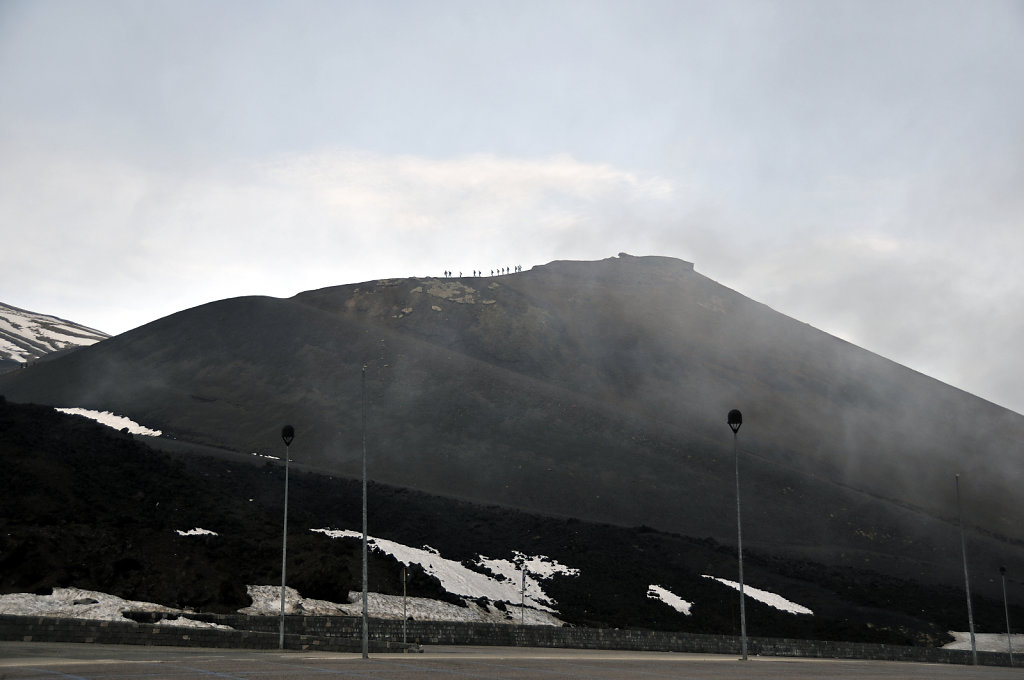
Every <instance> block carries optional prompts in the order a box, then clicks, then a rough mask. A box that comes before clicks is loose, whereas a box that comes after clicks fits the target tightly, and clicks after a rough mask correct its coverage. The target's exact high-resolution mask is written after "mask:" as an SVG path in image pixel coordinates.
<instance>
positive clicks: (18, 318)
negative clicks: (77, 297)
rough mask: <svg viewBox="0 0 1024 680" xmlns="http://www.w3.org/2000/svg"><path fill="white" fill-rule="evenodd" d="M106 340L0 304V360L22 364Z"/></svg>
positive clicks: (86, 330) (80, 328)
mask: <svg viewBox="0 0 1024 680" xmlns="http://www.w3.org/2000/svg"><path fill="white" fill-rule="evenodd" d="M108 337H109V336H108V335H107V334H106V333H102V332H100V331H98V330H95V329H93V328H87V327H85V326H80V325H78V324H76V323H73V322H71V321H65V320H64V319H59V318H57V317H55V316H48V315H46V314H37V313H35V312H29V311H27V310H24V309H18V308H17V307H11V306H9V305H5V304H3V303H0V359H9V360H11V361H17V362H18V363H20V364H25V363H28V362H29V361H31V360H32V359H36V358H38V357H40V356H43V355H45V354H49V353H50V352H56V351H57V350H61V349H67V348H68V347H79V346H86V345H92V344H95V343H97V342H99V341H100V340H105V339H106V338H108Z"/></svg>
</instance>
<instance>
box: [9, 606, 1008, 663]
mask: <svg viewBox="0 0 1024 680" xmlns="http://www.w3.org/2000/svg"><path fill="white" fill-rule="evenodd" d="M126 616H130V617H131V618H132V619H134V620H135V621H137V622H138V623H112V622H101V621H85V620H69V619H51V618H46V617H20V616H17V617H16V616H0V639H4V640H21V639H26V638H30V639H38V640H55V641H56V640H59V641H66V642H112V643H116V644H169V645H195V646H209V647H252V648H263V649H276V648H277V643H278V634H279V633H278V631H279V628H278V626H279V625H280V619H279V618H278V617H276V616H246V615H243V614H182V615H181V616H184V617H187V618H190V619H194V620H197V621H205V622H208V623H218V624H221V625H225V626H230V627H231V628H233V629H234V630H231V631H225V630H223V629H188V628H173V627H171V626H167V625H159V626H158V625H155V624H156V622H157V621H160V620H162V619H165V618H169V617H172V616H174V615H168V614H164V613H158V612H131V613H127V614H126ZM405 633H406V638H405V639H406V640H407V641H408V643H410V644H409V645H408V646H411V647H412V648H413V649H415V648H416V646H417V645H420V644H428V645H480V646H507V647H554V648H573V649H618V650H631V651H651V652H689V653H700V654H729V655H737V656H738V655H739V654H740V639H739V638H738V637H734V636H731V635H699V634H696V633H672V632H663V631H642V630H626V629H616V628H572V627H561V628H558V627H554V626H517V625H512V624H502V623H470V622H463V621H407V622H406V631H405ZM368 634H369V640H370V651H372V652H378V653H379V652H384V651H392V652H394V651H404V648H405V647H406V645H403V636H402V621H400V620H394V619H370V620H369V622H368ZM61 635H64V636H69V635H73V636H75V637H74V639H72V638H71V637H63V638H61V637H59V636H61ZM361 640H362V620H361V619H360V618H359V617H355V616H286V617H285V646H286V647H287V648H289V649H321V650H324V651H346V652H358V651H360V650H361ZM747 651H748V653H749V654H751V655H763V656H791V657H809V658H821V659H871V660H876V661H918V662H928V663H949V664H964V665H968V664H970V663H971V653H970V651H968V650H956V649H941V648H934V647H908V646H900V645H883V644H870V643H864V642H829V641H822V640H797V639H789V638H761V637H751V638H748V639H747ZM978 663H979V664H982V665H986V666H1009V665H1010V655H1009V654H1007V653H1005V652H1001V653H1000V652H978Z"/></svg>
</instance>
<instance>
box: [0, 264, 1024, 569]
mask: <svg viewBox="0 0 1024 680" xmlns="http://www.w3.org/2000/svg"><path fill="white" fill-rule="evenodd" d="M0 394H5V395H6V396H7V398H8V399H10V400H12V401H23V402H28V401H30V402H36V403H42V404H50V405H54V406H78V407H84V408H91V409H97V410H110V411H113V412H115V413H120V414H124V415H127V416H130V417H131V418H132V419H133V420H135V421H137V422H140V423H143V424H145V425H146V426H147V427H152V428H159V429H161V430H163V432H164V433H165V436H171V437H173V438H176V439H177V440H178V441H177V443H176V444H175V445H176V446H181V445H182V443H183V442H191V443H194V444H201V445H207V446H216V447H222V448H226V449H230V450H234V451H236V452H238V453H239V454H242V455H248V454H250V453H252V452H254V451H255V452H261V453H266V454H270V453H273V454H275V455H281V453H283V445H282V444H281V441H280V439H279V432H280V429H281V426H282V425H283V424H286V423H289V424H292V425H294V426H295V430H296V438H295V441H294V442H293V444H292V446H291V454H292V456H293V459H294V460H296V461H298V462H299V463H303V464H305V465H308V466H310V467H313V468H318V469H321V470H325V471H329V472H330V473H331V474H338V475H347V476H357V475H358V474H359V470H360V463H361V456H362V451H363V446H364V442H365V446H366V451H367V456H368V471H369V476H370V477H371V479H373V480H375V481H378V482H383V483H387V484H391V485H394V486H398V487H406V488H414V489H418V490H421V491H425V492H428V493H432V494H437V495H442V496H447V497H451V498H459V499H463V500H468V501H473V502H477V503H488V504H497V505H501V506H507V507H515V508H521V509H524V510H528V511H530V512H536V513H546V514H550V515H561V516H568V517H578V518H581V519H586V520H590V521H596V522H606V523H610V524H616V525H620V526H639V525H646V526H649V527H654V528H657V529H660V530H664V531H671V532H677V533H679V534H682V535H688V536H696V537H712V538H715V539H716V540H719V541H723V542H727V541H730V540H731V538H734V537H735V529H736V527H735V514H734V513H735V496H734V489H735V487H734V486H733V484H734V481H733V474H734V467H733V433H732V432H731V431H730V429H729V427H728V426H727V424H726V414H727V413H728V412H729V410H731V409H734V408H735V409H739V410H740V411H742V413H743V426H742V428H741V429H740V431H739V433H738V440H737V441H738V445H739V451H740V468H741V478H742V489H743V503H744V521H745V527H744V544H747V543H748V542H749V544H750V545H751V547H755V548H757V547H760V548H763V549H765V550H770V551H772V552H773V553H776V554H780V555H786V556H787V557H788V558H791V559H792V558H801V559H802V558H806V559H813V560H816V561H819V562H823V563H826V564H844V563H849V562H850V561H853V562H855V563H856V564H858V565H859V566H861V567H863V568H870V569H878V570H880V571H882V572H885V573H890V574H896V575H899V576H901V577H908V576H909V577H914V578H921V579H926V580H935V581H938V582H943V583H947V584H952V585H955V584H956V582H957V578H958V576H957V575H958V573H959V571H958V569H959V566H960V565H959V562H958V559H959V541H958V538H957V533H956V525H955V523H954V520H955V517H956V508H955V505H954V502H955V500H954V476H955V475H956V474H960V475H961V481H960V484H961V490H962V492H963V493H964V498H965V502H964V509H965V520H966V522H967V524H968V526H969V528H970V530H971V532H972V533H971V539H970V540H971V541H972V551H973V554H974V555H975V558H976V559H977V560H979V561H983V562H984V564H985V569H986V570H994V569H996V568H997V567H998V565H999V564H1001V563H1002V562H1001V561H1003V560H1007V559H1009V557H1008V556H1010V555H1016V556H1017V557H1019V558H1020V559H1021V561H1024V548H1022V547H1021V546H1022V545H1024V543H1022V542H1024V523H1021V522H1020V521H1019V519H1020V518H1019V516H1018V513H1019V510H1018V504H1017V503H1016V502H1015V500H1014V499H1015V496H1016V494H1017V490H1018V489H1019V488H1020V486H1021V484H1022V483H1024V455H1022V454H1024V417H1022V416H1020V415H1019V414H1016V413H1013V412H1011V411H1008V410H1006V409H1003V408H1001V407H999V406H996V405H994V404H991V403H989V402H987V401H984V400H982V399H979V398H977V397H974V396H972V395H970V394H967V393H965V392H963V391H961V390H958V389H956V388H954V387H951V386H949V385H945V384H943V383H941V382H939V381H937V380H934V379H932V378H929V377H927V376H925V375H922V374H920V373H917V372H915V371H913V370H910V369H908V368H906V367H903V366H901V365H898V364H896V363H894V362H892V361H889V360H887V359H885V358H883V357H880V356H878V355H875V354H872V353H870V352H867V351H865V350H863V349H860V348H858V347H856V346H854V345H852V344H850V343H848V342H845V341H842V340H839V339H837V338H835V337H833V336H830V335H828V334H826V333H823V332H821V331H818V330H816V329H814V328H812V327H810V326H808V325H807V324H804V323H801V322H798V321H796V320H794V319H791V318H789V317H786V316H785V315H783V314H780V313H778V312H776V311H774V310H772V309H770V308H769V307H766V306H765V305H763V304H760V303H757V302H755V301H753V300H751V299H749V298H747V297H745V296H743V295H741V294H739V293H737V292H736V291H733V290H730V289H728V288H726V287H724V286H722V285H720V284H718V283H716V282H714V281H712V280H711V279H708V278H707V277H705V276H702V275H701V274H699V273H697V272H696V271H695V270H694V267H693V265H692V264H691V263H688V262H683V261H681V260H675V259H671V258H664V257H632V256H628V255H624V254H623V255H620V256H619V257H615V258H609V259H606V260H601V261H597V262H567V261H565V262H563V261H559V262H552V263H550V264H547V265H543V266H538V267H534V268H533V269H531V270H528V271H525V272H521V273H515V274H508V275H504V276H496V277H463V278H409V279H390V280H382V281H371V282H366V283H359V284H350V285H343V286H336V287H331V288H324V289H321V290H315V291H308V292H304V293H300V294H298V295H296V296H294V297H292V298H289V299H277V298H270V297H241V298H233V299H228V300H222V301H219V302H213V303H210V304H207V305H203V306H200V307H196V308H193V309H189V310H186V311H182V312H179V313H177V314H174V315H171V316H169V317H166V318H163V319H160V320H157V321H154V322H152V323H150V324H148V325H145V326H142V327H140V328H137V329H135V330H132V331H130V332H128V333H124V334H122V335H119V336H117V337H115V338H112V339H110V340H108V341H106V342H103V343H100V344H98V345H95V346H93V347H89V348H85V349H82V350H80V351H77V352H74V353H72V354H70V355H68V356H65V357H61V358H59V359H57V360H54V361H50V362H46V363H41V364H39V365H37V366H33V367H32V368H31V369H28V370H25V371H17V372H14V373H11V374H7V375H3V376H0ZM364 423H365V427H364ZM961 584H962V581H961Z"/></svg>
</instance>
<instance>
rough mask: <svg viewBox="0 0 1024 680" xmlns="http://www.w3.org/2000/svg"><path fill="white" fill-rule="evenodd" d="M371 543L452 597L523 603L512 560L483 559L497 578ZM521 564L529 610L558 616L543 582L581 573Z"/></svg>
mask: <svg viewBox="0 0 1024 680" xmlns="http://www.w3.org/2000/svg"><path fill="white" fill-rule="evenodd" d="M311 531H314V532H316V533H321V534H324V535H325V536H329V537H331V538H359V539H361V538H362V536H363V535H362V533H361V532H358V531H350V530H347V529H311ZM366 540H367V543H368V544H370V545H372V546H373V547H375V548H377V549H379V550H382V551H383V552H386V553H387V554H389V555H391V556H393V557H394V558H395V559H396V560H398V561H399V562H401V563H402V564H405V565H411V564H419V565H420V566H422V567H423V569H424V571H426V572H427V573H428V574H431V575H432V576H436V577H437V579H438V580H439V581H441V585H442V586H443V587H444V589H445V590H447V591H448V592H450V593H454V594H455V595H459V596H462V597H470V598H480V597H486V598H487V599H488V600H492V601H494V602H510V603H517V602H521V601H522V599H523V572H522V570H521V568H520V567H519V566H517V565H516V564H514V563H513V562H511V561H509V560H498V559H491V558H488V557H484V556H483V555H481V556H480V557H479V558H478V559H477V562H476V563H477V564H478V565H480V566H481V567H485V568H486V569H488V570H490V571H491V572H492V573H494V574H495V576H493V577H492V576H487V575H485V574H481V573H479V572H476V571H473V570H472V569H468V568H466V567H464V566H463V565H462V564H461V563H459V562H456V561H455V560H449V559H446V558H444V557H441V555H440V554H439V553H438V552H437V551H436V550H434V549H433V548H430V547H429V546H425V547H423V548H410V547H409V546H406V545H402V544H401V543H396V542H394V541H388V540H386V539H383V538H376V537H373V536H368V537H367V539H366ZM515 555H516V558H517V561H519V562H520V563H521V564H523V565H524V566H525V567H526V580H525V583H526V606H527V607H536V608H537V609H542V610H544V611H547V612H550V613H554V612H555V610H554V609H553V608H552V606H551V605H554V604H555V602H554V600H552V599H551V598H550V597H548V595H547V594H546V593H545V592H544V590H543V588H542V586H541V583H540V581H541V580H544V579H549V578H551V577H553V576H555V575H559V574H561V575H565V576H575V575H577V574H579V570H578V569H572V568H570V567H567V566H565V565H564V564H559V563H558V562H556V561H555V560H552V559H549V558H547V557H545V556H543V555H537V556H533V557H530V556H527V555H524V554H522V553H519V552H516V553H515Z"/></svg>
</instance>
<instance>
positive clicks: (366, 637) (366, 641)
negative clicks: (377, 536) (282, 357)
mask: <svg viewBox="0 0 1024 680" xmlns="http://www.w3.org/2000/svg"><path fill="white" fill-rule="evenodd" d="M360 395H361V399H362V402H363V404H362V405H363V409H362V414H363V415H362V430H363V658H364V659H369V658H370V652H369V648H370V622H369V618H370V614H369V607H368V601H369V592H368V591H369V586H368V583H367V577H366V561H367V558H366V362H363V372H362V378H361V381H360Z"/></svg>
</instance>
